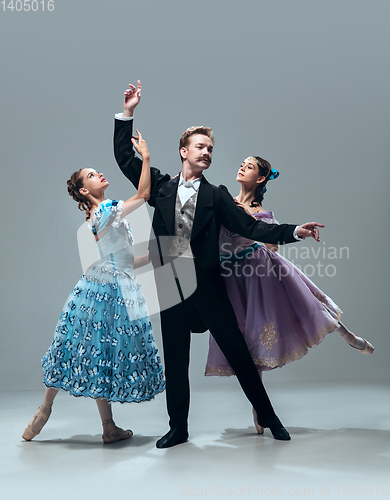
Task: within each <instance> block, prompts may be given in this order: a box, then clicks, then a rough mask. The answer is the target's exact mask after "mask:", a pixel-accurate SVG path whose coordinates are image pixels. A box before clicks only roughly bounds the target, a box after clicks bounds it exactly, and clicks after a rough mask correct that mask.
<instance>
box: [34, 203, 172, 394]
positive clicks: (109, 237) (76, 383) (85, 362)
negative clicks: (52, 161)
mask: <svg viewBox="0 0 390 500" xmlns="http://www.w3.org/2000/svg"><path fill="white" fill-rule="evenodd" d="M122 205H123V202H121V201H119V202H117V201H111V200H105V201H104V202H102V203H100V204H99V206H98V208H97V209H96V210H95V212H94V214H93V216H92V217H91V219H90V221H89V226H90V228H91V229H92V231H93V233H94V234H95V235H97V236H98V237H99V240H98V242H97V245H98V251H99V260H98V261H97V262H95V264H94V265H92V266H91V267H90V268H88V269H87V271H86V272H85V273H84V274H83V276H82V277H81V278H80V280H79V281H78V283H77V284H76V286H75V287H74V288H73V290H72V292H71V294H70V295H69V297H68V299H67V301H66V303H65V306H64V308H63V310H62V312H61V315H60V318H59V320H58V323H57V327H56V329H55V334H54V339H53V342H52V344H51V346H50V347H49V349H48V351H47V352H46V354H45V355H44V356H43V358H42V367H43V372H44V379H43V381H44V384H45V385H46V386H47V387H54V388H57V389H62V390H65V391H68V392H69V393H70V394H72V395H73V396H85V397H90V398H94V399H97V398H102V399H103V398H104V399H107V400H108V401H112V402H113V401H119V402H121V403H130V402H141V401H148V400H150V399H152V398H154V396H155V395H156V394H158V393H160V392H162V391H163V390H164V389H165V381H164V376H163V369H162V366H161V362H160V357H159V355H158V352H157V348H156V345H155V342H154V339H153V332H152V325H151V323H150V320H149V318H148V313H147V309H146V304H145V299H144V297H143V294H142V291H141V288H140V285H139V283H138V282H137V279H136V277H135V275H134V272H133V263H134V255H133V251H132V244H133V238H132V233H131V229H130V226H129V224H128V222H127V221H126V219H124V218H123V217H122Z"/></svg>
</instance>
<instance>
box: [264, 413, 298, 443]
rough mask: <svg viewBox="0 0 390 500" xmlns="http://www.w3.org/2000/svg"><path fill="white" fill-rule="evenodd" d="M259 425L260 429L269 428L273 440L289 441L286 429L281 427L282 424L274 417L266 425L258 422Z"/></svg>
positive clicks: (289, 437)
mask: <svg viewBox="0 0 390 500" xmlns="http://www.w3.org/2000/svg"><path fill="white" fill-rule="evenodd" d="M259 424H260V425H261V426H262V427H269V430H270V431H271V432H272V435H273V437H274V439H278V440H279V441H290V439H291V436H290V434H289V433H288V431H287V429H285V428H284V427H283V424H282V422H281V421H280V420H279V419H278V417H277V416H276V415H275V416H274V417H273V418H272V419H271V420H270V421H269V422H268V425H263V424H261V423H260V422H259Z"/></svg>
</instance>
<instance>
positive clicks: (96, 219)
mask: <svg viewBox="0 0 390 500" xmlns="http://www.w3.org/2000/svg"><path fill="white" fill-rule="evenodd" d="M102 215H103V211H102V207H98V208H95V210H94V211H93V214H92V217H91V218H90V219H89V221H88V222H87V225H88V227H89V229H91V230H92V231H93V226H95V224H97V223H98V222H99V221H100V219H101V218H102Z"/></svg>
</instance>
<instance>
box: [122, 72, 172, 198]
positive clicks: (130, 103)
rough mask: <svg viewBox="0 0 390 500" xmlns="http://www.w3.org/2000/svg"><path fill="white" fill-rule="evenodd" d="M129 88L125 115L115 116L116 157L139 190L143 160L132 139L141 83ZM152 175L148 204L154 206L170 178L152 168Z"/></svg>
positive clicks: (124, 104) (123, 170) (125, 173)
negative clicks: (158, 192) (160, 189)
mask: <svg viewBox="0 0 390 500" xmlns="http://www.w3.org/2000/svg"><path fill="white" fill-rule="evenodd" d="M129 87H130V88H129V89H127V90H126V91H125V93H124V95H125V97H124V101H123V113H119V114H117V115H115V131H114V156H115V159H116V161H117V163H118V165H119V168H120V169H121V170H122V172H123V173H124V175H125V176H126V177H127V178H128V179H129V180H130V181H131V183H132V184H133V185H134V186H135V188H136V189H138V183H139V179H140V176H141V170H142V160H141V159H139V158H138V157H137V156H136V155H135V151H134V149H133V144H132V142H131V139H132V138H133V116H134V110H135V108H136V107H137V106H138V104H139V101H140V99H141V82H140V81H139V80H138V82H137V88H136V87H135V86H134V85H131V84H130V85H129ZM150 174H151V191H150V199H149V201H148V203H149V204H150V205H152V206H154V201H155V197H156V193H157V191H158V189H159V187H160V185H161V183H164V182H166V181H168V180H169V179H170V177H169V175H167V174H165V175H163V174H161V172H160V171H159V170H158V169H157V168H154V167H151V169H150Z"/></svg>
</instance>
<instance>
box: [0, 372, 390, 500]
mask: <svg viewBox="0 0 390 500" xmlns="http://www.w3.org/2000/svg"><path fill="white" fill-rule="evenodd" d="M266 385H267V390H268V392H269V394H270V397H271V400H272V401H273V404H274V406H275V409H276V411H277V413H278V415H279V417H280V418H281V420H282V421H283V423H284V425H285V426H286V427H287V428H288V430H289V432H290V434H291V437H292V440H291V441H289V442H280V441H275V440H274V439H273V438H272V435H271V434H270V432H269V430H266V432H265V434H264V435H263V436H260V435H257V434H256V433H255V429H254V426H253V423H252V417H251V408H250V405H249V403H248V402H247V400H246V399H245V397H244V395H243V394H242V392H241V390H240V388H239V386H238V385H237V383H236V381H235V380H234V379H227V380H214V379H212V380H207V381H206V385H204V386H199V387H193V388H192V393H191V396H192V400H191V410H190V440H189V442H188V443H185V444H182V445H179V446H176V447H174V448H171V449H167V450H158V449H156V447H155V441H156V440H157V439H158V438H159V437H160V436H162V435H163V434H165V432H166V431H167V425H168V424H167V416H166V410H165V395H164V394H162V395H159V396H158V397H157V398H156V399H155V400H154V401H152V402H148V403H142V404H130V405H120V404H115V405H113V410H114V416H115V420H116V422H117V424H118V425H120V426H122V427H124V428H131V429H132V430H133V432H134V436H133V438H132V439H129V440H127V441H122V442H118V443H113V444H110V445H103V443H102V439H101V427H100V421H99V416H98V413H97V409H96V405H95V403H94V402H93V401H91V400H89V399H86V398H77V399H76V398H74V397H71V396H69V395H68V394H65V393H60V394H59V395H58V397H57V399H56V401H55V404H54V407H53V413H52V416H51V418H50V420H49V422H48V423H47V425H46V427H45V428H44V429H43V430H42V432H41V434H40V435H39V436H37V437H36V438H35V439H34V440H33V441H31V442H25V441H23V439H22V438H21V435H22V432H23V430H24V428H25V426H26V425H27V424H28V422H29V421H30V420H31V418H32V416H33V415H34V413H35V411H36V409H37V407H38V406H39V404H40V402H41V398H42V392H35V391H31V392H13V393H11V392H3V393H0V400H1V438H0V441H1V458H0V470H1V476H2V479H1V493H2V495H1V496H2V498H3V499H6V500H8V499H10V500H14V499H15V500H19V499H27V498H28V499H35V498H55V499H72V500H78V499H82V498H83V499H84V498H86V499H94V500H100V499H112V498H121V499H136V500H138V499H141V500H143V499H152V498H153V499H154V498H155V499H161V500H163V499H170V500H173V499H179V498H185V497H187V498H198V497H206V498H214V497H221V498H225V497H231V498H240V497H243V498H278V497H293V498H294V497H298V498H323V497H328V498H332V499H333V498H350V497H360V498H365V497H367V498H386V497H389V496H390V472H389V471H390V389H389V386H388V384H386V383H376V384H373V383H370V384H364V383H363V384H361V383H346V382H342V383H340V382H316V383H314V382H312V383H310V382H305V383H291V382H290V383H276V382H274V383H267V384H266Z"/></svg>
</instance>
